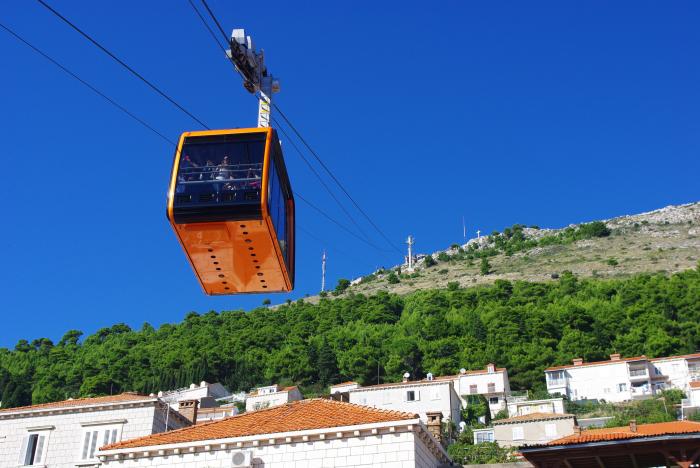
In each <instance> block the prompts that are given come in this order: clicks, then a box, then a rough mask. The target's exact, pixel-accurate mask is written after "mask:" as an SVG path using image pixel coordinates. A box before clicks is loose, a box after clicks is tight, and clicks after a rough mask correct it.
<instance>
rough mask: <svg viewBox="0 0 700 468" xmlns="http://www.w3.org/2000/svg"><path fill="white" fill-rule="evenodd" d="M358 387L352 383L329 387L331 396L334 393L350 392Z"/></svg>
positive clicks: (355, 383)
mask: <svg viewBox="0 0 700 468" xmlns="http://www.w3.org/2000/svg"><path fill="white" fill-rule="evenodd" d="M359 386H360V384H358V383H357V382H353V381H350V382H342V383H339V384H335V385H331V395H335V394H336V393H347V392H349V391H350V390H354V389H356V388H358V387H359Z"/></svg>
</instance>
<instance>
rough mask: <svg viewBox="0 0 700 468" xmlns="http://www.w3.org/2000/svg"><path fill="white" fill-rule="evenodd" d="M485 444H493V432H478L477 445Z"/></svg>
mask: <svg viewBox="0 0 700 468" xmlns="http://www.w3.org/2000/svg"><path fill="white" fill-rule="evenodd" d="M483 442H493V432H491V431H488V432H477V433H476V443H477V444H481V443H483Z"/></svg>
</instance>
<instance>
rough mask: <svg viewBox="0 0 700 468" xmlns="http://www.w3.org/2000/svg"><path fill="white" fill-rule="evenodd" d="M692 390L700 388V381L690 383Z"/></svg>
mask: <svg viewBox="0 0 700 468" xmlns="http://www.w3.org/2000/svg"><path fill="white" fill-rule="evenodd" d="M690 388H700V380H698V381H695V382H690Z"/></svg>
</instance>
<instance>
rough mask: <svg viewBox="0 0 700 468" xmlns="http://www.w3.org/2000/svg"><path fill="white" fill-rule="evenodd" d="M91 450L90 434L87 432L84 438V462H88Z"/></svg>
mask: <svg viewBox="0 0 700 468" xmlns="http://www.w3.org/2000/svg"><path fill="white" fill-rule="evenodd" d="M89 449H90V433H89V432H86V433H85V437H84V438H83V458H82V459H83V460H87V457H88V450H89Z"/></svg>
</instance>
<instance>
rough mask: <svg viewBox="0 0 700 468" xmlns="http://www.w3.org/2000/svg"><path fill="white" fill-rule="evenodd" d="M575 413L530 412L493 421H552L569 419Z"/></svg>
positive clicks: (499, 422) (498, 422) (495, 422)
mask: <svg viewBox="0 0 700 468" xmlns="http://www.w3.org/2000/svg"><path fill="white" fill-rule="evenodd" d="M573 417H574V415H573V414H561V413H530V414H524V415H522V416H514V417H512V418H508V419H496V420H494V421H492V423H493V425H498V424H508V423H515V422H532V421H550V420H552V419H569V418H573Z"/></svg>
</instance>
